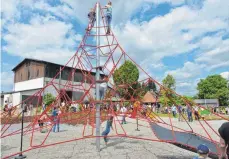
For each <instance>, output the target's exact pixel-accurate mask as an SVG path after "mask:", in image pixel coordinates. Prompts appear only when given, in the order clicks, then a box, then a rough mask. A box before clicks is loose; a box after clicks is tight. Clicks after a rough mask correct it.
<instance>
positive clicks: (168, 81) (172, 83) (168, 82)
mask: <svg viewBox="0 0 229 159" xmlns="http://www.w3.org/2000/svg"><path fill="white" fill-rule="evenodd" d="M162 83H163V86H165V87H167V88H169V89H172V90H175V89H176V80H175V78H174V77H173V76H172V75H170V74H168V75H167V76H166V77H165V78H164V79H163V81H162Z"/></svg>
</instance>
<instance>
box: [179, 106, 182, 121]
mask: <svg viewBox="0 0 229 159" xmlns="http://www.w3.org/2000/svg"><path fill="white" fill-rule="evenodd" d="M181 119H182V106H180V105H179V106H178V121H181Z"/></svg>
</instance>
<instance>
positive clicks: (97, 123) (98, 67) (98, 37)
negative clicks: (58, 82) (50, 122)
mask: <svg viewBox="0 0 229 159" xmlns="http://www.w3.org/2000/svg"><path fill="white" fill-rule="evenodd" d="M99 18H100V8H99V2H97V3H96V46H97V49H96V88H95V89H96V101H97V103H96V115H95V117H96V149H97V151H98V152H99V151H100V137H99V136H100V104H99V103H98V101H99V100H100V98H99V97H100V95H99V80H100V51H99V46H100V36H99V34H100V28H99V23H100V19H99Z"/></svg>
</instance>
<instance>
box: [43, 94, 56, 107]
mask: <svg viewBox="0 0 229 159" xmlns="http://www.w3.org/2000/svg"><path fill="white" fill-rule="evenodd" d="M54 100H55V97H54V96H53V95H52V94H51V93H47V94H45V95H44V99H43V101H44V103H45V104H46V105H50V104H51V103H52V102H53V101H54Z"/></svg>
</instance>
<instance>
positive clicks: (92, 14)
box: [86, 8, 96, 31]
mask: <svg viewBox="0 0 229 159" xmlns="http://www.w3.org/2000/svg"><path fill="white" fill-rule="evenodd" d="M87 16H88V18H89V25H88V28H87V29H86V30H87V31H91V29H92V28H93V27H94V24H95V21H96V13H95V10H94V8H91V10H90V12H89V13H88V15H87Z"/></svg>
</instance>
